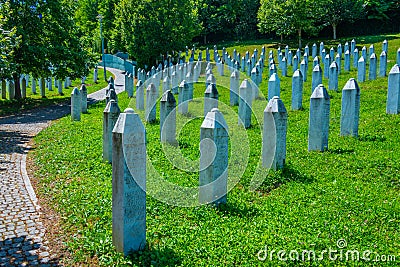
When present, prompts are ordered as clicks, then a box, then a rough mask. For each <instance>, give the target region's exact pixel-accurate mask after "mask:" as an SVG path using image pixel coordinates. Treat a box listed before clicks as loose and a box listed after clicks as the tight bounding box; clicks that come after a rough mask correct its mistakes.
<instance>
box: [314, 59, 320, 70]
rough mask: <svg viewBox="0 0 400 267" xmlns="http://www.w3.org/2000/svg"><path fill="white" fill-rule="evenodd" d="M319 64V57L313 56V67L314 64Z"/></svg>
mask: <svg viewBox="0 0 400 267" xmlns="http://www.w3.org/2000/svg"><path fill="white" fill-rule="evenodd" d="M317 65H319V57H314V59H313V68H315V66H317Z"/></svg>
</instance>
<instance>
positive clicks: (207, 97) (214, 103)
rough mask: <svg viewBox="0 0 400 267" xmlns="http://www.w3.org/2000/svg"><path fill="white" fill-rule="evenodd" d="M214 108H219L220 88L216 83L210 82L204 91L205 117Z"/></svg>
mask: <svg viewBox="0 0 400 267" xmlns="http://www.w3.org/2000/svg"><path fill="white" fill-rule="evenodd" d="M213 108H218V90H217V85H216V84H215V83H210V84H209V85H208V86H207V89H206V91H205V92H204V117H206V116H207V113H208V112H210V111H211V110H212V109H213Z"/></svg>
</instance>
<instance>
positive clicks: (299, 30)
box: [297, 28, 301, 49]
mask: <svg viewBox="0 0 400 267" xmlns="http://www.w3.org/2000/svg"><path fill="white" fill-rule="evenodd" d="M297 31H298V33H299V49H301V28H300V29H298V30H297Z"/></svg>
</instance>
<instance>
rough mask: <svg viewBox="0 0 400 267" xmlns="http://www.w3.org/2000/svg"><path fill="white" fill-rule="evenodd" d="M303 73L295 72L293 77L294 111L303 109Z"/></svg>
mask: <svg viewBox="0 0 400 267" xmlns="http://www.w3.org/2000/svg"><path fill="white" fill-rule="evenodd" d="M302 76H303V75H302V73H301V71H299V70H297V71H295V72H294V74H293V77H292V110H299V109H301V108H302V107H303V104H302V102H303V77H302Z"/></svg>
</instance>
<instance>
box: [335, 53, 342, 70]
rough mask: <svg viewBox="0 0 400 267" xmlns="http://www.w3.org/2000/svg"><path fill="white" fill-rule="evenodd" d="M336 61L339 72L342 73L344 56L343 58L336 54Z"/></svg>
mask: <svg viewBox="0 0 400 267" xmlns="http://www.w3.org/2000/svg"><path fill="white" fill-rule="evenodd" d="M335 62H336V65H337V69H338V74H340V72H341V68H342V58H341V56H340V55H339V54H336V57H335Z"/></svg>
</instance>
